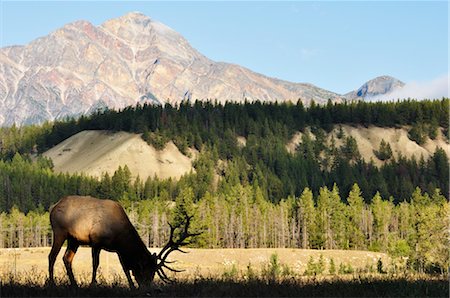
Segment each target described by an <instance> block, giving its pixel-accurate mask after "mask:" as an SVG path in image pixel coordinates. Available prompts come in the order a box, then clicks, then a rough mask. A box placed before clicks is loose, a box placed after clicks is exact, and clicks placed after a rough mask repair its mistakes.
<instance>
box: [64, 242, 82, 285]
mask: <svg viewBox="0 0 450 298" xmlns="http://www.w3.org/2000/svg"><path fill="white" fill-rule="evenodd" d="M78 246H79V243H78V242H77V241H76V240H75V239H73V238H69V239H68V240H67V249H66V252H65V253H64V256H63V261H64V265H65V266H66V270H67V275H68V276H69V280H70V284H71V285H72V286H76V285H77V282H76V281H75V277H74V275H73V271H72V261H73V257H74V256H75V254H76V252H77V250H78Z"/></svg>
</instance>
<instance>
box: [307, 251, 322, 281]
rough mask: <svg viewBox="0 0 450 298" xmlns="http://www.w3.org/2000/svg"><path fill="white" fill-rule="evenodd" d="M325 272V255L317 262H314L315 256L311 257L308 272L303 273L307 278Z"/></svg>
mask: <svg viewBox="0 0 450 298" xmlns="http://www.w3.org/2000/svg"><path fill="white" fill-rule="evenodd" d="M324 272H325V260H324V258H323V255H320V257H319V260H318V261H317V262H315V261H314V258H313V256H310V257H309V260H308V263H307V264H306V270H305V272H304V273H303V274H304V275H306V276H312V275H314V276H315V275H321V274H323V273H324Z"/></svg>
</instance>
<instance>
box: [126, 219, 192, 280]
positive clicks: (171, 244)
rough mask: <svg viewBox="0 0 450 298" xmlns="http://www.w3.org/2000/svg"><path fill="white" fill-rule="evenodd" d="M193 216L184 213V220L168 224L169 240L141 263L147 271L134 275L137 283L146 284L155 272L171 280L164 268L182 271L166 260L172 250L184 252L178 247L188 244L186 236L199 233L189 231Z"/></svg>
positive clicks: (164, 278)
mask: <svg viewBox="0 0 450 298" xmlns="http://www.w3.org/2000/svg"><path fill="white" fill-rule="evenodd" d="M192 217H193V216H188V215H187V214H186V220H185V222H184V225H183V223H180V224H178V225H176V226H173V225H172V224H170V223H169V226H170V234H169V240H168V241H167V244H166V245H165V246H164V247H163V248H162V249H161V251H160V252H159V254H158V255H157V254H156V253H153V254H150V258H149V260H148V261H147V263H148V264H142V266H143V268H147V270H146V271H147V272H144V271H143V274H139V273H137V274H136V275H135V278H136V281H137V282H138V284H139V285H141V283H142V284H148V283H151V282H152V281H153V279H154V277H155V274H158V276H159V277H160V278H161V280H162V281H164V282H173V280H172V279H170V278H169V277H168V276H167V274H166V272H164V270H165V269H167V270H169V271H172V272H182V271H183V270H177V269H174V268H171V267H169V265H168V264H170V263H173V262H170V261H167V257H168V256H169V254H170V253H172V252H173V251H179V252H182V253H186V251H184V250H182V249H181V248H180V247H181V246H183V245H188V244H189V243H191V242H190V240H189V239H188V238H191V237H194V236H197V235H200V234H201V233H189V225H190V223H191V219H192ZM177 229H178V230H180V233H179V235H178V237H177V239H176V240H174V234H175V231H176V230H177ZM148 269H150V272H148Z"/></svg>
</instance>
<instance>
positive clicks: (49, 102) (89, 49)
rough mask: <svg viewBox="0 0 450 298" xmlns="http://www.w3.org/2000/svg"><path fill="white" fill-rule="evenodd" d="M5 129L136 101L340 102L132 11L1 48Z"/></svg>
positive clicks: (0, 106)
mask: <svg viewBox="0 0 450 298" xmlns="http://www.w3.org/2000/svg"><path fill="white" fill-rule="evenodd" d="M0 61H1V62H2V63H1V67H0V126H1V125H12V124H13V123H16V124H19V125H21V124H31V123H41V122H43V121H46V120H54V119H58V118H64V117H67V116H78V115H81V114H86V113H90V112H92V111H93V110H95V109H97V108H98V107H109V108H115V109H119V108H123V107H125V106H129V105H134V104H136V103H137V102H142V101H150V102H157V103H165V102H169V103H171V104H175V103H178V102H180V101H182V100H183V99H186V98H190V99H192V100H196V99H198V100H211V99H212V100H218V101H219V102H225V101H237V102H238V101H243V100H245V99H247V100H249V101H253V100H260V101H294V102H296V101H297V100H298V99H301V100H302V101H303V102H304V103H305V104H308V103H309V102H310V101H311V100H314V101H315V102H318V103H321V102H322V103H324V102H326V101H327V100H328V99H332V100H333V101H340V100H342V97H341V96H340V95H338V94H336V93H333V92H330V91H327V90H324V89H321V88H318V87H316V86H314V85H311V84H302V83H292V82H287V81H282V80H279V79H275V78H270V77H267V76H264V75H262V74H258V73H255V72H252V71H251V70H249V69H246V68H244V67H241V66H239V65H234V64H228V63H218V62H215V61H212V60H210V59H208V58H207V57H205V56H203V55H202V54H201V53H199V52H198V51H197V50H196V49H194V48H193V47H192V46H191V45H190V44H189V42H188V41H187V40H186V39H185V38H184V37H183V36H181V35H180V34H179V33H177V32H176V31H175V30H173V29H171V28H169V27H168V26H166V25H164V24H162V23H160V22H157V21H155V20H153V19H151V18H149V17H147V16H145V15H144V14H142V13H139V12H131V13H128V14H126V15H124V16H121V17H119V18H115V19H111V20H108V21H106V22H104V23H103V24H101V25H100V26H95V25H93V24H91V23H90V22H88V21H76V22H73V23H70V24H68V25H65V26H64V27H62V28H60V29H57V30H55V31H53V32H52V33H50V34H49V35H47V36H44V37H41V38H38V39H36V40H34V41H32V42H30V43H29V44H27V45H24V46H16V47H7V48H2V49H0Z"/></svg>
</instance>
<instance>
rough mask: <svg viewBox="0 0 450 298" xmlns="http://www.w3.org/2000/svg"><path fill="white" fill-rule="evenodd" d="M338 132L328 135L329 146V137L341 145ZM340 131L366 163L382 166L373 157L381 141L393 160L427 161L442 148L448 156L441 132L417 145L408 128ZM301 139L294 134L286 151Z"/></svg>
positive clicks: (293, 148) (343, 127)
mask: <svg viewBox="0 0 450 298" xmlns="http://www.w3.org/2000/svg"><path fill="white" fill-rule="evenodd" d="M338 130H339V126H337V125H336V126H335V128H334V129H333V131H332V132H331V133H329V134H328V136H327V139H328V143H329V144H331V137H332V136H333V137H334V140H335V142H336V146H337V147H340V146H342V144H343V140H342V139H339V138H338V137H337V135H338ZM342 130H343V131H344V135H345V136H352V137H353V138H355V140H356V142H357V144H358V149H359V152H360V153H361V156H362V157H363V158H364V159H365V160H366V161H369V160H370V159H373V160H374V162H375V164H377V165H380V164H382V162H381V161H380V160H378V158H377V157H376V156H375V154H374V150H378V149H379V148H380V143H381V140H382V139H384V140H385V141H386V142H388V143H389V144H390V146H391V149H392V153H393V154H394V157H395V158H397V157H398V156H399V154H401V155H403V156H406V157H408V158H410V157H412V156H413V155H414V156H415V157H416V158H417V159H419V158H420V157H421V156H423V157H424V158H425V159H427V158H429V157H430V155H432V154H433V153H434V152H435V151H436V148H442V149H444V150H445V152H446V153H447V155H450V145H449V144H448V143H447V142H446V141H445V138H444V136H443V135H442V133H441V132H439V134H438V137H437V138H436V139H435V140H431V139H429V138H428V139H427V141H426V143H425V144H423V145H419V144H417V143H416V142H414V141H412V140H410V139H409V138H408V128H406V127H405V128H383V127H376V126H370V127H368V128H366V127H363V126H357V127H354V126H350V125H342ZM306 133H309V134H310V136H311V138H312V139H315V137H314V135H313V134H312V133H311V132H310V131H309V130H306ZM301 139H302V133H301V132H298V133H296V134H295V135H294V136H293V138H292V139H291V141H290V142H289V144H287V145H286V148H287V150H288V151H289V152H291V153H292V152H294V151H295V148H296V146H297V145H298V144H299V143H301Z"/></svg>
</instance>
